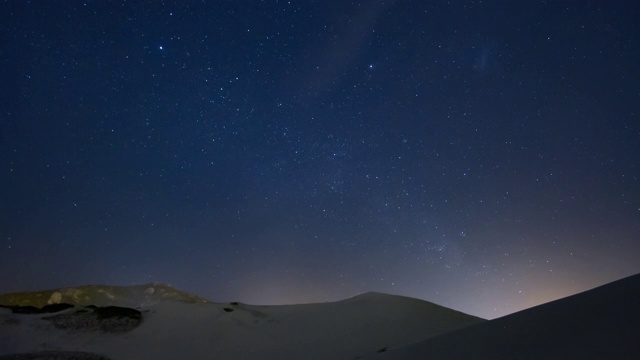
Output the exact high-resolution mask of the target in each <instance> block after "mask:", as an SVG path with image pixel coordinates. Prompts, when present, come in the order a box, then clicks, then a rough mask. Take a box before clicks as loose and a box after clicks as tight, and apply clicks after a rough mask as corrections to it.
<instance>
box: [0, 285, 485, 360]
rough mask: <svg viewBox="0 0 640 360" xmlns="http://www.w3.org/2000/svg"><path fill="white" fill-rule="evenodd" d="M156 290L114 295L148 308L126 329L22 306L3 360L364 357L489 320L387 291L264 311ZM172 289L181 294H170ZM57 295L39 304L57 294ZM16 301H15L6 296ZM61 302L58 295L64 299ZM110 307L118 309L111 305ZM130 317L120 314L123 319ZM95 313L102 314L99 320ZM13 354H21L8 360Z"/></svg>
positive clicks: (1, 333)
mask: <svg viewBox="0 0 640 360" xmlns="http://www.w3.org/2000/svg"><path fill="white" fill-rule="evenodd" d="M148 288H149V286H144V287H139V288H137V290H135V291H132V292H131V293H133V294H134V296H133V297H134V298H135V299H133V300H135V301H133V300H131V299H128V298H127V297H126V296H124V295H120V296H113V298H114V300H116V302H115V304H116V305H119V306H121V305H123V304H127V303H142V304H144V306H140V307H137V310H138V311H139V312H140V313H141V314H142V321H141V322H140V324H139V325H137V326H136V327H135V328H133V329H131V326H129V327H127V328H126V329H127V331H120V332H111V333H107V332H104V331H101V330H100V329H102V328H104V326H103V325H102V324H100V321H101V318H100V316H98V315H99V314H100V313H103V312H105V310H103V309H101V308H98V309H94V307H80V306H76V307H73V308H64V309H63V310H61V311H60V312H58V313H55V314H54V315H52V314H47V313H45V314H40V313H32V314H16V313H13V312H12V310H13V311H15V310H16V308H0V359H2V360H4V359H3V358H2V356H3V355H7V356H8V355H12V354H32V353H34V352H36V351H48V352H49V353H47V354H49V355H47V356H57V358H59V359H65V356H66V358H68V359H71V358H73V357H71V356H72V355H70V354H76V356H80V355H78V354H83V355H82V356H96V358H98V357H101V358H105V359H112V360H128V359H132V360H133V359H157V360H160V359H178V358H185V359H198V358H223V359H287V358H289V359H295V358H298V359H354V358H356V357H358V356H359V355H361V354H363V353H370V352H374V351H378V350H382V349H385V348H388V347H392V346H400V345H403V344H408V343H411V342H415V341H419V340H421V339H425V338H429V337H432V336H436V335H439V334H442V333H445V332H448V331H452V330H455V329H458V328H461V327H465V326H469V325H472V324H476V323H480V322H483V321H485V320H482V319H479V318H476V317H473V316H470V315H466V314H463V313H460V312H457V311H454V310H451V309H447V308H444V307H441V306H438V305H435V304H432V303H429V302H426V301H421V300H416V299H411V298H406V297H401V296H394V295H386V294H380V293H366V294H362V295H358V296H355V297H353V298H349V299H346V300H343V301H338V302H330V303H319V304H302V305H285V306H255V305H246V304H242V303H224V304H220V303H212V302H206V301H189V302H186V301H183V300H184V299H183V298H184V297H185V296H186V295H182V296H180V297H177V298H174V297H171V296H168V297H161V298H159V299H158V298H153V299H151V300H153V301H150V299H149V298H147V297H145V296H143V295H145V292H146V295H153V294H149V293H151V292H152V291H151V290H148ZM117 290H118V291H119V292H118V294H126V293H128V292H127V291H129V290H130V289H129V290H127V289H121V288H119V289H117ZM156 291H158V290H155V291H153V293H154V294H155V292H156ZM165 291H166V292H167V293H173V292H172V291H171V290H169V289H165ZM55 292H56V291H53V292H51V293H47V294H46V295H40V296H37V298H38V299H42V298H46V297H47V296H48V297H49V298H51V296H53V295H52V294H53V293H55ZM58 293H60V292H59V291H58ZM82 293H83V294H86V293H87V291H83V292H82ZM91 293H92V294H94V296H96V297H97V299H100V300H101V301H102V300H104V299H105V298H109V296H105V295H104V294H105V293H107V294H110V295H114V293H113V289H111V290H109V289H101V288H99V287H95V286H94V287H92V288H91ZM34 294H35V293H34ZM141 294H142V295H141ZM186 297H187V298H188V299H192V298H191V297H189V296H186ZM8 298H11V297H0V299H8ZM14 298H15V297H14ZM58 298H59V296H55V298H54V300H57V299H58ZM72 298H73V297H72ZM20 299H21V304H30V302H29V301H28V296H26V295H24V293H23V294H22V295H21V297H20ZM83 299H84V300H82V302H83V303H82V305H84V302H85V301H89V302H90V301H91V296H88V298H83ZM60 300H61V301H62V300H64V299H60ZM47 301H48V300H47ZM48 302H49V301H48ZM14 303H15V301H14ZM147 303H152V304H151V305H146V304H147ZM0 304H1V303H0ZM5 305H7V304H5ZM9 305H14V304H9ZM100 305H101V306H109V305H113V304H111V303H108V302H102V303H101V304H100ZM108 309H109V308H107V310H108ZM20 311H22V310H20ZM122 311H124V310H123V309H118V311H117V312H116V313H119V312H122ZM111 312H113V311H111V310H109V311H107V313H111ZM93 313H97V314H98V315H97V316H92V315H91V314H93ZM91 316H92V317H91ZM52 319H63V320H64V321H65V322H66V324H69V323H72V324H77V323H83V322H85V319H90V320H91V321H92V323H93V324H94V325H93V326H92V327H91V328H84V329H82V328H77V327H76V328H73V329H71V330H70V329H69V327H67V328H58V327H56V326H55V325H56V322H54V321H53V320H52ZM108 321H113V319H109V320H108ZM55 352H57V355H56V353H55ZM51 354H53V355H51ZM87 354H90V355H87ZM29 356H31V355H23V357H22V358H24V359H27V358H30V357H29ZM9 358H13V357H7V358H6V359H9Z"/></svg>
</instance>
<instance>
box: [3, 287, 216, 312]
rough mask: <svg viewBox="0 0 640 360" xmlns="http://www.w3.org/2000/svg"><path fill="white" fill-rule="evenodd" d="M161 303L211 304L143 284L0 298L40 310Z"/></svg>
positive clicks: (5, 295)
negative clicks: (52, 306)
mask: <svg viewBox="0 0 640 360" xmlns="http://www.w3.org/2000/svg"><path fill="white" fill-rule="evenodd" d="M163 301H178V302H185V303H210V301H209V300H207V299H204V298H202V297H199V296H197V295H193V294H189V293H186V292H182V291H179V290H177V289H174V288H173V287H171V286H169V285H165V284H145V285H138V286H109V285H85V286H79V287H70V288H61V289H52V290H44V291H30V292H18V293H10V294H3V295H0V305H5V306H33V307H36V308H42V307H43V306H46V305H52V304H71V305H80V306H88V305H95V306H122V307H131V308H137V307H142V306H149V305H153V304H157V303H159V302H163Z"/></svg>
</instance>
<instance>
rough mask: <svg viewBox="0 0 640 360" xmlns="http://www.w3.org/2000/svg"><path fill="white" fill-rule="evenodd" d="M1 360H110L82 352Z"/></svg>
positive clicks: (61, 352) (36, 354)
mask: <svg viewBox="0 0 640 360" xmlns="http://www.w3.org/2000/svg"><path fill="white" fill-rule="evenodd" d="M0 360H110V359H109V358H106V357H104V356H100V355H96V354H91V353H86V352H80V351H38V352H33V353H26V354H13V355H5V356H0Z"/></svg>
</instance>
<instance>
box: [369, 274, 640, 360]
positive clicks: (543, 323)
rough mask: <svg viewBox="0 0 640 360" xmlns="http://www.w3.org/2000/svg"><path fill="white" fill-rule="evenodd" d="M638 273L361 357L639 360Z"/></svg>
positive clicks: (382, 359) (387, 359) (384, 359)
mask: <svg viewBox="0 0 640 360" xmlns="http://www.w3.org/2000/svg"><path fill="white" fill-rule="evenodd" d="M638 324H640V275H634V276H631V277H628V278H625V279H622V280H619V281H616V282H612V283H610V284H607V285H604V286H601V287H598V288H595V289H592V290H589V291H586V292H583V293H580V294H577V295H574V296H570V297H567V298H564V299H560V300H556V301H553V302H550V303H547V304H543V305H540V306H537V307H533V308H530V309H527V310H523V311H520V312H518V313H515V314H511V315H508V316H505V317H502V318H499V319H495V320H491V321H487V322H485V323H482V324H478V325H475V326H470V327H467V328H464V329H460V330H457V331H454V332H451V333H448V334H444V335H441V336H437V337H433V338H430V339H427V340H425V341H422V342H419V343H415V344H411V345H408V346H403V347H400V348H396V349H390V350H389V351H387V352H384V353H375V354H370V355H369V356H366V357H363V358H364V359H370V360H390V359H397V360H399V359H403V360H411V359H429V360H438V359H492V360H500V359H505V360H506V359H523V360H524V359H640V327H639V326H638Z"/></svg>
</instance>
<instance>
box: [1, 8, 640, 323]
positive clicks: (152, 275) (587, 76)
mask: <svg viewBox="0 0 640 360" xmlns="http://www.w3.org/2000/svg"><path fill="white" fill-rule="evenodd" d="M639 17H640V6H638V4H636V3H633V2H625V1H612V2H580V3H572V2H559V1H558V2H555V1H549V2H545V1H540V2H534V1H524V2H518V3H517V4H516V3H513V4H511V3H503V2H492V1H489V2H480V1H464V2H446V1H436V2H421V1H389V2H387V1H384V2H383V1H361V2H326V1H275V0H274V1H245V2H225V1H197V2H196V1H177V2H170V1H162V2H161V1H157V2H156V1H152V2H146V1H133V2H129V1H84V2H81V1H76V2H69V3H64V4H59V3H53V2H46V1H30V2H28V1H4V2H2V3H1V4H0V24H1V25H0V64H1V66H0V79H2V81H0V95H1V98H2V99H3V100H2V101H1V102H0V189H2V192H1V193H0V292H2V293H4V292H10V291H19V290H35V289H40V288H53V287H62V286H73V285H80V284H87V283H110V284H118V285H128V284H139V283H147V282H165V283H170V284H172V285H173V286H175V287H177V288H179V289H182V290H185V291H190V292H194V293H197V294H199V295H202V296H205V297H208V298H210V299H212V300H215V301H232V300H233V301H243V302H248V303H259V304H282V303H300V302H317V301H328V300H337V299H342V298H345V297H348V296H352V295H355V294H357V293H360V292H364V291H372V290H375V291H382V292H389V293H394V294H400V295H406V296H412V297H417V298H421V299H425V300H428V301H432V302H436V303H438V304H441V305H444V306H448V307H451V308H454V309H456V310H460V311H463V312H467V313H470V314H473V315H477V316H481V317H485V318H494V317H497V316H501V315H504V314H507V313H511V312H514V311H517V310H520V309H524V308H527V307H530V306H534V305H537V304H540V303H542V302H546V301H550V300H553V299H556V298H559V297H563V296H567V295H571V294H573V293H576V292H579V291H582V290H586V289H588V288H591V287H595V286H598V285H601V284H604V283H606V282H608V281H612V280H615V279H618V278H621V277H624V276H627V275H631V274H635V273H638V272H640V241H639V240H640V184H639V180H638V178H639V177H640V169H639V165H640V163H639V162H638V158H640V119H639V118H638V116H639V115H640V105H639V104H640V93H639V91H638V84H640V71H639V70H638V66H637V64H638V63H640V50H639V49H640V47H639V46H638V45H639V40H640V38H639V36H638V35H637V34H640V29H638V25H637V21H636V19H637V18H639Z"/></svg>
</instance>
